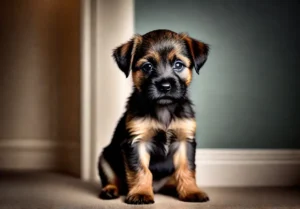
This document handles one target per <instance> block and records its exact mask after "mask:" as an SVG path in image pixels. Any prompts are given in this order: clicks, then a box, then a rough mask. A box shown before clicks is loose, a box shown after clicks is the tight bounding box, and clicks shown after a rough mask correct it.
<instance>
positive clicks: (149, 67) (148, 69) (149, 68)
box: [142, 62, 153, 73]
mask: <svg viewBox="0 0 300 209" xmlns="http://www.w3.org/2000/svg"><path fill="white" fill-rule="evenodd" d="M142 70H143V71H144V72H146V73H150V72H151V71H152V70H153V65H152V64H151V63H149V62H147V63H145V64H143V66H142Z"/></svg>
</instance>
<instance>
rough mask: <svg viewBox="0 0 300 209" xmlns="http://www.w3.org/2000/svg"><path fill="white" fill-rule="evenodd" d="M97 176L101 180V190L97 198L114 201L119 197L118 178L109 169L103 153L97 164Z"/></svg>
mask: <svg viewBox="0 0 300 209" xmlns="http://www.w3.org/2000/svg"><path fill="white" fill-rule="evenodd" d="M98 169H99V175H100V178H101V183H102V189H101V192H100V195H99V197H100V198H101V199H115V198H118V197H119V185H118V183H119V182H118V178H117V176H116V174H115V172H114V171H113V169H112V168H111V166H110V164H109V163H108V161H107V160H106V159H105V157H104V155H103V153H102V155H101V156H100V157H99V162H98Z"/></svg>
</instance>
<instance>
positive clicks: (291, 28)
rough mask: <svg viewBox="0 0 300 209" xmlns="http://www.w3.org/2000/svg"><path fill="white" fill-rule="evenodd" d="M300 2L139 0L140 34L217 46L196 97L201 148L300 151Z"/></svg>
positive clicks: (198, 82) (194, 89) (196, 78)
mask: <svg viewBox="0 0 300 209" xmlns="http://www.w3.org/2000/svg"><path fill="white" fill-rule="evenodd" d="M299 12H300V10H299V3H298V2H297V1H278V0H277V1H269V0H264V1H251V0H248V1H245V0H244V1H243V0H239V1H237V0H236V1H233V0H226V1H225V0H220V1H217V0H205V1H204V0H198V1H196V0H185V1H181V0H173V1H170V0H169V1H167V0H153V1H150V0H148V1H147V0H136V2H135V23H136V25H135V29H136V32H137V33H140V34H143V33H146V32H148V31H150V30H154V29H163V28H166V29H171V30H174V31H176V32H188V33H189V34H190V36H192V37H195V38H197V39H200V40H202V41H204V42H207V43H209V44H210V45H211V54H210V56H209V58H208V61H207V63H206V64H205V65H204V67H203V68H202V69H201V71H200V75H199V76H196V74H194V75H195V76H194V80H193V84H192V89H191V96H192V99H193V101H194V103H195V109H196V113H197V122H198V128H197V141H198V147H199V148H267V149H268V148H270V149H276V148H300V111H299V107H300V101H299V95H300V73H299V71H300V41H299V39H300V31H299V29H298V28H299V24H300V17H299Z"/></svg>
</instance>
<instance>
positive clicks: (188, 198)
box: [179, 191, 209, 202]
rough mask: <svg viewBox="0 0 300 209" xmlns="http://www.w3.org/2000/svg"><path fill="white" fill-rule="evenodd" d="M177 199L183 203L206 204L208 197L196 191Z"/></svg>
mask: <svg viewBox="0 0 300 209" xmlns="http://www.w3.org/2000/svg"><path fill="white" fill-rule="evenodd" d="M179 199H180V200H181V201H184V202H207V201H209V197H208V196H207V194H206V193H205V192H201V191H197V192H192V193H187V194H186V195H180V196H179Z"/></svg>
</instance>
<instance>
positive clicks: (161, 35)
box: [98, 30, 209, 204]
mask: <svg viewBox="0 0 300 209" xmlns="http://www.w3.org/2000/svg"><path fill="white" fill-rule="evenodd" d="M208 51H209V47H208V45H207V44H205V43H202V42H200V41H197V40H195V39H193V38H190V37H189V36H188V35H186V34H183V33H179V34H178V33H175V32H173V31H169V30H155V31H151V32H149V33H147V34H145V35H135V36H134V37H133V38H132V39H131V40H130V41H128V42H127V43H125V44H123V45H121V46H119V47H118V48H116V49H115V50H114V51H113V57H114V59H115V61H116V63H117V65H118V67H119V68H120V69H121V70H122V71H123V72H124V73H125V75H126V77H128V75H129V73H130V71H132V79H133V84H134V86H133V93H132V94H131V96H130V97H129V99H128V102H127V107H126V112H125V113H124V115H123V117H122V118H121V119H120V121H119V123H118V125H117V127H116V129H115V132H114V135H113V138H112V141H111V143H110V144H109V145H108V146H107V147H106V148H104V150H103V152H102V154H101V155H100V157H99V163H98V168H99V175H100V178H101V181H102V186H103V188H102V191H101V193H100V197H101V198H103V199H113V198H117V197H118V196H119V195H120V194H122V193H125V194H127V196H126V198H125V202H126V203H128V204H151V203H154V196H153V193H154V192H158V191H167V189H168V191H171V192H173V193H175V194H176V195H177V196H178V198H179V199H180V200H182V201H188V202H205V201H208V200H209V198H208V196H207V195H206V193H205V192H203V191H202V190H200V189H199V188H198V186H197V185H196V181H195V150H196V141H195V132H196V120H195V114H194V111H193V108H192V103H191V101H190V99H189V97H188V87H189V86H190V84H191V81H192V74H193V73H192V72H193V68H194V69H195V70H196V72H197V73H199V70H200V68H201V67H202V66H203V64H204V63H205V62H206V59H207V56H208Z"/></svg>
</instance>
